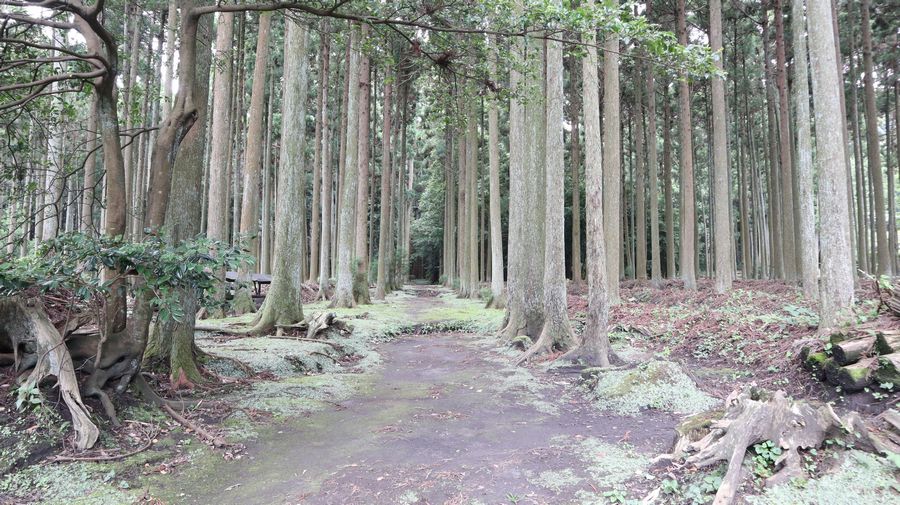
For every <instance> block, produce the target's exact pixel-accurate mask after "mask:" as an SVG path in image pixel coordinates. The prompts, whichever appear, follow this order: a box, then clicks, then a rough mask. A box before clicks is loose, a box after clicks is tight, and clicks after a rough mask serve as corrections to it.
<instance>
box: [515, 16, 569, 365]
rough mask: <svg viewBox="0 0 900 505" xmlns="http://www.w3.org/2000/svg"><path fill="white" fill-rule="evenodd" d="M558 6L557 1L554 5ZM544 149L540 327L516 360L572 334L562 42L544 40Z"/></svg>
mask: <svg viewBox="0 0 900 505" xmlns="http://www.w3.org/2000/svg"><path fill="white" fill-rule="evenodd" d="M556 4H557V6H559V1H558V0H557V2H556ZM546 53H547V70H546V73H545V76H546V109H545V114H546V122H547V125H546V128H545V138H546V148H545V153H544V167H545V170H546V175H545V178H544V182H545V184H544V188H545V196H544V198H545V206H546V207H545V211H544V234H545V235H544V282H543V284H544V286H543V288H544V289H543V291H544V327H543V328H542V330H541V333H540V336H539V337H538V339H537V341H536V342H535V343H534V345H533V346H532V347H531V348H530V349H529V350H528V351H526V352H525V354H524V355H522V357H521V358H520V359H519V362H522V361H524V360H526V359H528V358H529V357H531V356H534V355H538V354H544V353H550V352H554V351H558V350H562V351H565V350H568V349H570V348H571V347H572V346H573V345H574V343H575V335H574V334H573V333H572V327H571V325H570V323H569V316H568V313H567V312H566V308H567V304H566V301H567V298H566V263H565V258H566V254H565V253H566V251H565V222H564V221H565V217H564V215H565V192H564V190H563V187H564V184H565V160H564V157H565V144H564V142H563V102H564V101H565V93H564V92H563V49H562V42H557V41H547V49H546Z"/></svg>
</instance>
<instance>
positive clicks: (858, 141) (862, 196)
mask: <svg viewBox="0 0 900 505" xmlns="http://www.w3.org/2000/svg"><path fill="white" fill-rule="evenodd" d="M849 17H850V19H851V23H852V20H853V9H852V7H851V8H850V16H849ZM849 38H850V54H849V60H850V79H849V80H850V125H851V129H852V133H853V137H852V140H853V141H852V148H853V163H854V166H855V173H856V209H857V211H856V215H857V219H856V250H857V253H856V261H857V264H858V268H859V269H860V270H862V271H863V272H871V271H872V268H871V265H870V263H869V247H868V241H869V239H868V234H867V233H866V232H867V230H868V229H869V226H868V223H867V221H866V216H867V212H868V206H867V205H866V190H865V173H864V170H863V158H862V135H861V133H860V127H859V92H858V90H857V85H856V83H857V78H858V73H857V66H856V33H855V31H854V30H852V29H851V32H850V37H849Z"/></svg>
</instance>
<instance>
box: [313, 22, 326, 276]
mask: <svg viewBox="0 0 900 505" xmlns="http://www.w3.org/2000/svg"><path fill="white" fill-rule="evenodd" d="M324 28H325V22H324V21H323V22H322V23H321V24H320V26H319V29H320V32H321V33H322V37H321V40H320V42H319V79H318V81H319V82H318V83H317V84H318V86H319V93H318V96H317V98H316V133H315V140H314V142H315V146H314V148H313V149H314V152H315V154H314V155H313V164H312V172H313V186H312V205H311V206H310V208H311V210H312V218H311V219H310V226H309V280H310V281H315V280H318V278H319V235H320V233H321V230H322V228H323V227H320V221H321V218H322V209H321V205H322V171H321V170H320V168H319V167H321V165H322V154H323V149H322V136H323V134H324V132H323V122H324V121H323V119H324V118H323V110H324V104H323V102H324V100H325V86H326V84H327V80H328V78H327V74H328V57H329V51H328V50H327V49H328V46H327V42H326V41H327V37H326V36H325V30H324Z"/></svg>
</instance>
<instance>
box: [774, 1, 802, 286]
mask: <svg viewBox="0 0 900 505" xmlns="http://www.w3.org/2000/svg"><path fill="white" fill-rule="evenodd" d="M784 46H785V43H784V13H783V12H782V0H775V86H776V87H777V88H778V104H779V106H778V123H779V124H778V135H779V140H778V143H779V145H780V146H781V149H780V154H781V158H780V159H781V174H780V175H781V210H782V212H781V217H782V225H781V226H782V234H781V239H782V241H781V243H782V247H783V248H784V253H783V261H784V278H785V279H786V280H788V281H795V280H797V251H796V249H797V247H796V244H795V240H794V237H795V235H797V229H796V227H795V225H794V182H793V180H794V174H793V163H792V160H791V122H790V104H789V100H788V90H787V70H786V66H787V65H786V63H785V49H784Z"/></svg>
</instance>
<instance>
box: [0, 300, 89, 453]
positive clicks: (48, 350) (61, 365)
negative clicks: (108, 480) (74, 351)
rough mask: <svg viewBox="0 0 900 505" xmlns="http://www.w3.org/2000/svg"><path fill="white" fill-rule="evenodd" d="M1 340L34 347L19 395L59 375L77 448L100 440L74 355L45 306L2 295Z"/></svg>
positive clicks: (14, 345)
mask: <svg viewBox="0 0 900 505" xmlns="http://www.w3.org/2000/svg"><path fill="white" fill-rule="evenodd" d="M0 339H4V340H5V339H8V340H9V341H10V342H11V343H12V344H13V348H14V349H17V348H18V347H19V345H20V344H25V343H28V344H30V345H32V346H33V347H34V350H35V352H34V354H35V355H36V356H37V362H36V363H35V365H34V369H32V371H31V373H30V374H29V375H28V377H27V379H26V380H25V383H24V384H23V387H21V388H20V389H19V391H20V393H19V394H20V395H24V394H28V393H27V392H29V391H34V390H36V389H37V387H38V385H39V384H40V383H41V381H42V380H43V379H44V378H45V377H47V376H48V375H53V376H56V378H57V387H59V394H60V396H61V397H62V399H63V401H64V402H65V403H66V406H67V407H68V408H69V412H70V413H71V415H72V427H73V428H74V430H75V447H76V448H77V449H79V450H85V449H89V448H91V447H93V446H94V444H95V443H96V442H97V437H98V436H99V435H100V430H99V429H98V428H97V426H96V425H95V424H94V422H93V421H92V420H91V417H90V414H89V413H88V410H87V407H85V405H84V402H82V400H81V392H80V391H79V389H78V381H77V380H76V378H75V367H74V365H73V364H72V357H71V356H70V355H69V351H68V349H67V348H66V344H65V342H63V338H62V335H60V333H59V331H57V329H56V327H55V326H53V324H52V323H51V322H50V319H49V318H48V317H47V314H46V313H45V312H44V310H43V308H41V307H40V305H39V304H38V303H37V302H36V301H34V300H24V299H22V298H20V297H7V298H0Z"/></svg>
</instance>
